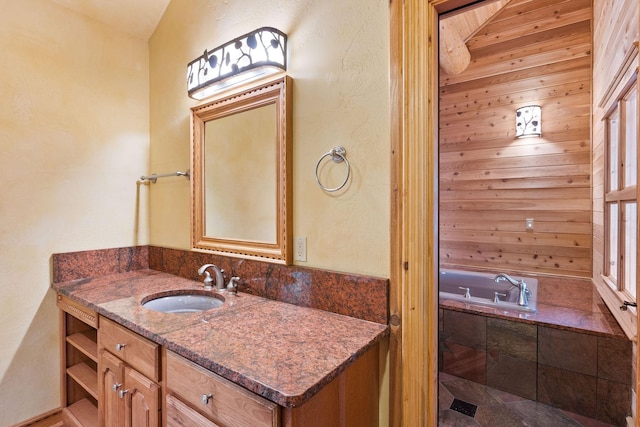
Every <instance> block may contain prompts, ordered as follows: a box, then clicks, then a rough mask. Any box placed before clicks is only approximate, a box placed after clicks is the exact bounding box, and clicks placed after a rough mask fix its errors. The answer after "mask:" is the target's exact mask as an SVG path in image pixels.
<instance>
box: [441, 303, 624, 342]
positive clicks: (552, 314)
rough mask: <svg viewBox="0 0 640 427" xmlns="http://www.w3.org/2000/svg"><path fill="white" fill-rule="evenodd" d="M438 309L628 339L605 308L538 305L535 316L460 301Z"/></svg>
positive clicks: (444, 304)
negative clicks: (590, 308) (591, 308)
mask: <svg viewBox="0 0 640 427" xmlns="http://www.w3.org/2000/svg"><path fill="white" fill-rule="evenodd" d="M440 308H446V309H450V310H455V311H462V312H467V313H474V314H478V313H481V314H483V315H485V316H488V317H495V318H499V319H505V320H513V321H516V322H522V323H529V324H535V325H540V326H546V327H549V328H554V329H562V330H567V331H575V332H582V333H587V334H590V335H596V336H603V337H610V338H619V339H627V338H626V335H625V333H624V331H623V330H622V328H620V326H619V325H618V323H617V322H616V320H615V318H614V317H613V315H612V314H611V313H609V312H608V310H607V308H606V307H603V308H602V309H599V310H596V311H585V310H578V309H574V308H570V307H562V306H553V305H549V304H543V303H538V306H537V308H538V309H537V311H536V312H535V313H530V312H520V311H515V310H503V309H498V308H495V307H486V306H481V305H478V304H467V303H464V302H460V301H452V300H443V301H440Z"/></svg>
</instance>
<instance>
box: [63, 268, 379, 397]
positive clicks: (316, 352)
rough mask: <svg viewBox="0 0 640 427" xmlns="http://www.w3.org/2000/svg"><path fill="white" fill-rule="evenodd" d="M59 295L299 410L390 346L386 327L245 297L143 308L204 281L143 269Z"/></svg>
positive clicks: (66, 288)
mask: <svg viewBox="0 0 640 427" xmlns="http://www.w3.org/2000/svg"><path fill="white" fill-rule="evenodd" d="M52 287H53V289H54V290H55V291H56V292H59V293H61V294H63V295H66V296H68V297H69V298H71V299H73V300H75V301H77V302H79V303H81V304H84V305H86V306H87V307H89V308H91V309H93V310H95V311H96V312H98V313H99V314H101V315H103V316H105V317H108V318H110V319H112V320H114V321H116V322H118V323H120V324H122V325H123V326H125V327H127V328H129V329H131V330H133V331H135V332H137V333H139V334H140V335H142V336H145V337H147V338H149V339H151V340H152V341H155V342H157V343H158V344H161V345H164V346H166V348H167V349H169V350H172V351H174V352H176V353H178V354H180V355H182V356H183V357H186V358H187V359H190V360H192V361H194V362H196V363H198V364H200V365H202V366H204V367H205V368H207V369H209V370H211V371H212V372H214V373H216V374H218V375H221V376H223V377H225V378H227V379H229V380H231V381H233V382H235V383H237V384H239V385H241V386H243V387H245V388H246V389H248V390H251V391H253V392H255V393H257V394H259V395H261V396H263V397H265V398H267V399H269V400H271V401H273V402H275V403H277V404H279V405H282V406H287V407H295V406H299V405H301V404H302V403H304V402H305V401H306V400H307V399H309V398H310V397H311V396H313V395H314V394H315V393H316V392H317V391H318V390H320V389H321V388H322V387H324V386H325V385H326V384H328V383H329V382H331V380H333V379H334V378H336V377H337V376H338V375H339V374H340V373H341V372H343V371H344V370H345V369H346V368H347V367H348V366H349V365H350V364H351V363H353V362H354V361H355V360H357V359H358V357H360V356H361V355H363V354H364V353H365V352H366V351H367V350H369V349H371V348H373V347H374V346H375V345H377V343H379V342H380V341H382V340H384V339H385V338H386V336H387V335H388V333H389V329H388V327H387V326H386V325H383V324H379V323H375V322H369V321H365V320H360V319H356V318H353V317H349V316H344V315H339V314H335V313H330V312H327V311H323V310H318V309H313V308H306V307H300V306H296V305H292V304H287V303H283V302H279V301H273V300H269V299H267V298H263V297H259V296H255V295H251V294H247V293H243V292H240V293H239V294H238V295H237V296H231V295H227V296H225V298H226V302H225V304H224V305H223V306H222V307H220V308H217V309H214V310H208V311H203V312H199V313H182V314H168V313H160V312H155V311H152V310H148V309H146V308H143V307H142V306H141V301H142V300H143V299H144V298H145V297H146V296H148V295H151V294H155V293H160V292H163V291H167V290H169V289H172V290H178V289H186V290H191V289H202V285H201V284H200V283H199V282H194V281H193V280H189V279H185V278H182V277H178V276H175V275H172V274H168V273H164V272H159V271H155V270H148V269H147V270H137V271H132V272H123V273H115V274H111V275H106V276H100V277H93V278H81V279H76V280H70V281H68V282H61V283H54V284H53V285H52Z"/></svg>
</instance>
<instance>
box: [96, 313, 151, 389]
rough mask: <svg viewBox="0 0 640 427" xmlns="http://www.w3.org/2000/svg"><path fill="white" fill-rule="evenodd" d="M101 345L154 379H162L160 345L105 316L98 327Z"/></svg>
mask: <svg viewBox="0 0 640 427" xmlns="http://www.w3.org/2000/svg"><path fill="white" fill-rule="evenodd" d="M98 342H99V345H100V347H102V348H105V349H107V350H108V351H109V352H111V353H113V354H114V355H116V356H118V357H119V358H120V359H121V360H123V361H125V362H127V364H128V365H129V366H131V367H133V368H135V369H136V370H138V371H139V372H141V373H142V374H144V375H145V376H147V377H148V378H150V379H152V380H153V381H159V380H160V346H159V345H158V344H156V343H154V342H152V341H150V340H148V339H146V338H144V337H141V336H140V335H138V334H136V333H135V332H132V331H130V330H128V329H127V328H124V327H122V326H120V325H118V324H117V323H115V322H113V321H111V320H109V319H107V318H105V317H101V318H100V328H99V329H98Z"/></svg>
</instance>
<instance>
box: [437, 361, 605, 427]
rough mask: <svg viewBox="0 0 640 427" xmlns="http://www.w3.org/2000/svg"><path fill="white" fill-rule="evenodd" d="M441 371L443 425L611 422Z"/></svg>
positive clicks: (584, 426)
mask: <svg viewBox="0 0 640 427" xmlns="http://www.w3.org/2000/svg"><path fill="white" fill-rule="evenodd" d="M439 374H440V381H439V383H440V388H439V393H438V399H439V406H440V414H439V422H438V425H439V426H440V427H454V426H455V427H466V426H482V427H484V426H486V427H517V426H531V427H564V426H570V427H610V426H611V424H605V423H602V422H600V421H596V420H593V419H590V418H585V417H582V416H580V415H576V414H572V413H570V412H567V411H563V410H560V409H557V408H553V407H551V406H547V405H543V404H541V403H537V402H534V401H531V400H527V399H525V398H523V397H519V396H516V395H513V394H509V393H506V392H504V391H500V390H496V389H494V388H491V387H487V386H484V385H481V384H477V383H474V382H471V381H467V380H465V379H462V378H458V377H454V376H452V375H449V374H445V373H444V372H440V373H439ZM465 413H466V414H467V415H465Z"/></svg>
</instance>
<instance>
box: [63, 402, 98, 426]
mask: <svg viewBox="0 0 640 427" xmlns="http://www.w3.org/2000/svg"><path fill="white" fill-rule="evenodd" d="M62 419H63V420H64V425H65V427H97V426H98V408H97V407H96V406H95V405H94V404H93V403H91V402H90V401H89V400H88V399H82V400H79V401H77V402H76V403H74V404H72V405H70V406H67V407H66V408H64V409H63V410H62Z"/></svg>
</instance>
